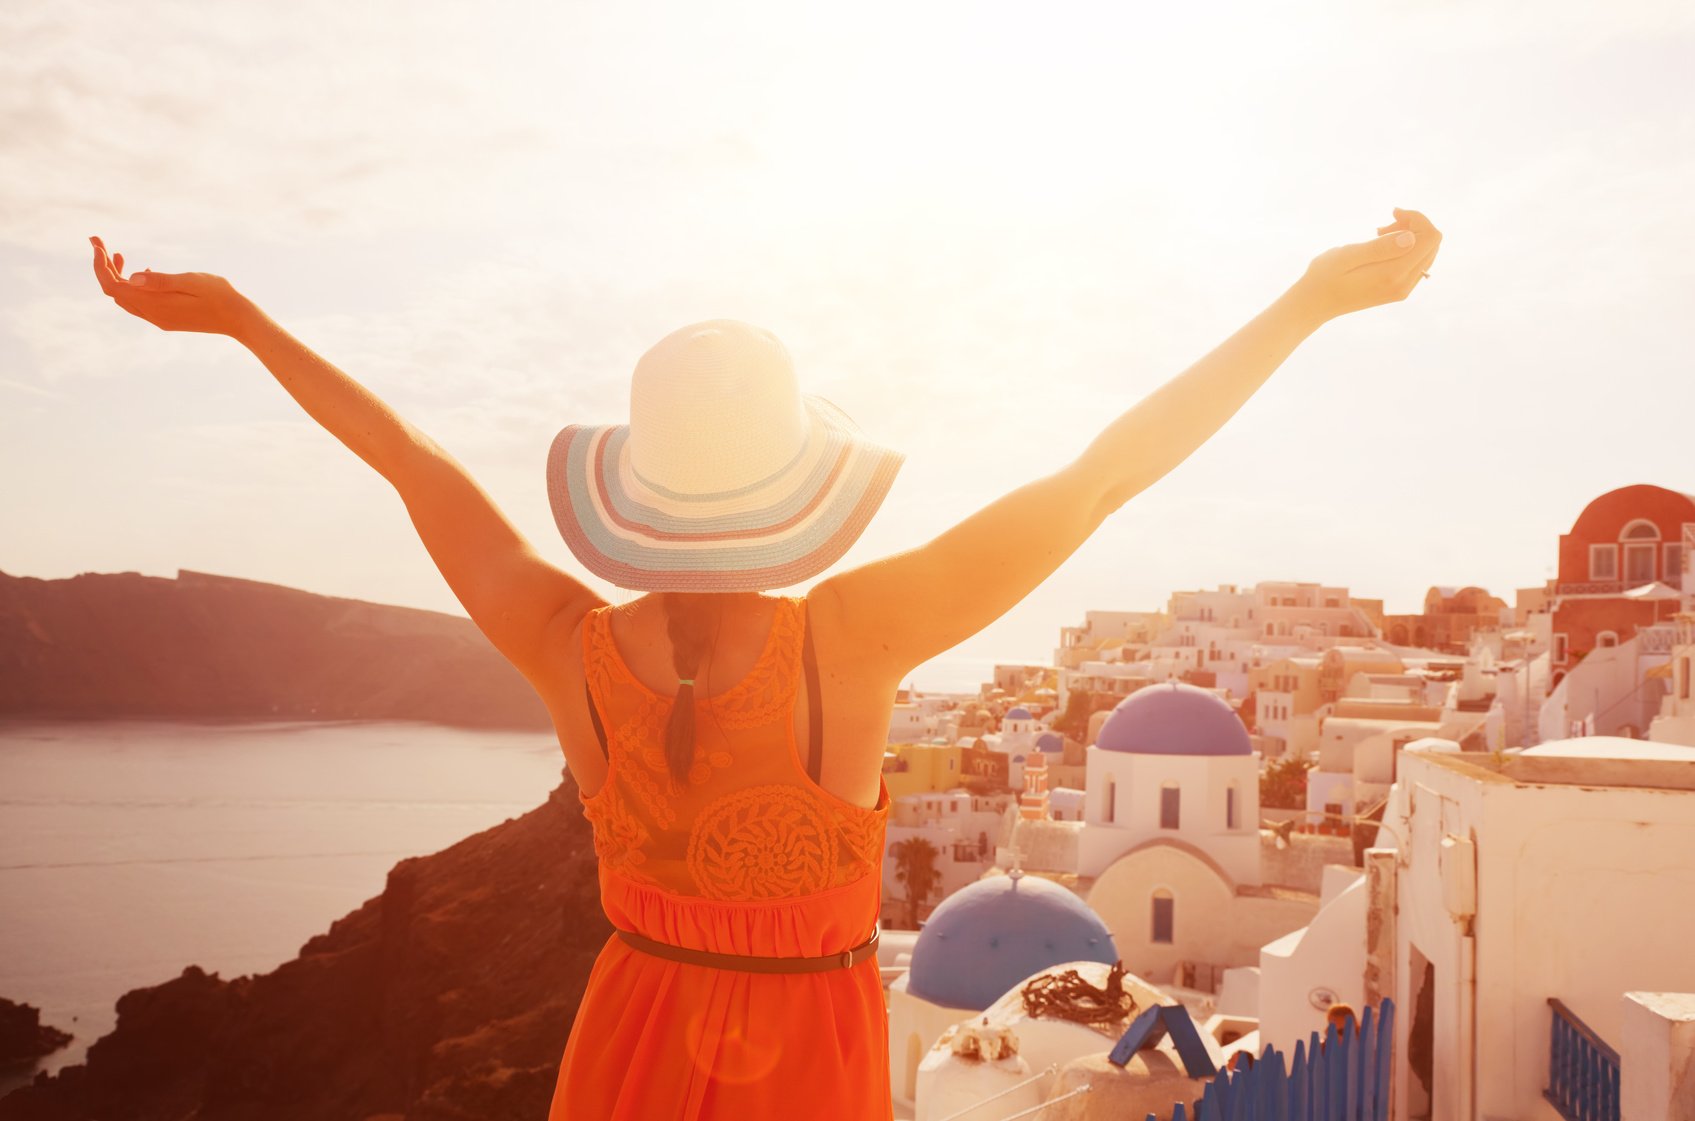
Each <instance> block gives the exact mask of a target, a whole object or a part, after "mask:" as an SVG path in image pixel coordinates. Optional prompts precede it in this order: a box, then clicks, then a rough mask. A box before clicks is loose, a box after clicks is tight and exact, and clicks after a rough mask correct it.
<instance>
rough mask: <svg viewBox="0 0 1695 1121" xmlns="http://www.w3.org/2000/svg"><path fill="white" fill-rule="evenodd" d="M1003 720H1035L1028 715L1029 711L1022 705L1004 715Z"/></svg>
mask: <svg viewBox="0 0 1695 1121" xmlns="http://www.w3.org/2000/svg"><path fill="white" fill-rule="evenodd" d="M1005 719H1007V720H1034V719H1036V718H1035V717H1034V716H1031V715H1030V710H1029V709H1027V708H1025V707H1024V706H1023V705H1019V706H1018V707H1017V708H1015V709H1013V710H1012V711H1011V712H1008V713H1007V714H1006V717H1005Z"/></svg>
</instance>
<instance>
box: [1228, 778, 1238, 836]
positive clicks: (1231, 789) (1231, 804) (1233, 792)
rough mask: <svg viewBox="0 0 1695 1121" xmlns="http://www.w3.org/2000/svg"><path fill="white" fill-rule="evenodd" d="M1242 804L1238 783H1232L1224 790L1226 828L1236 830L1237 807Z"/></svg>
mask: <svg viewBox="0 0 1695 1121" xmlns="http://www.w3.org/2000/svg"><path fill="white" fill-rule="evenodd" d="M1240 804H1241V799H1240V797H1239V788H1238V786H1237V785H1236V783H1231V784H1230V785H1229V786H1227V787H1225V788H1224V828H1226V829H1235V828H1236V817H1237V807H1238V806H1239V805H1240Z"/></svg>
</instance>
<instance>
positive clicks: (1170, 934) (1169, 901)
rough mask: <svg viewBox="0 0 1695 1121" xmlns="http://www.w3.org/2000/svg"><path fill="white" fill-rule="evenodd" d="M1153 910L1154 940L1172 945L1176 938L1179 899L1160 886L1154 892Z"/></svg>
mask: <svg viewBox="0 0 1695 1121" xmlns="http://www.w3.org/2000/svg"><path fill="white" fill-rule="evenodd" d="M1152 911H1153V914H1152V916H1151V917H1152V919H1153V941H1155V942H1157V943H1160V944H1162V945H1166V946H1169V945H1171V943H1172V942H1173V941H1175V940H1176V931H1177V900H1176V899H1175V898H1173V897H1172V894H1171V893H1170V892H1169V891H1166V890H1165V889H1164V888H1160V889H1159V890H1158V891H1156V892H1154V897H1153V907H1152Z"/></svg>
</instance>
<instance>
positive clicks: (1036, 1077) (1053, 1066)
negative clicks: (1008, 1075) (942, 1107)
mask: <svg viewBox="0 0 1695 1121" xmlns="http://www.w3.org/2000/svg"><path fill="white" fill-rule="evenodd" d="M1058 1069H1059V1064H1058V1063H1049V1064H1048V1065H1047V1066H1045V1067H1043V1068H1042V1069H1041V1070H1039V1071H1037V1072H1036V1073H1035V1074H1032V1075H1031V1076H1030V1077H1029V1078H1026V1079H1024V1080H1023V1081H1022V1082H1014V1083H1013V1084H1012V1085H1010V1086H1008V1087H1007V1088H1006V1089H1004V1090H1000V1091H997V1092H995V1093H993V1094H990V1095H989V1096H988V1097H986V1098H982V1099H979V1100H978V1101H975V1102H973V1103H971V1104H970V1105H968V1106H966V1107H965V1108H964V1109H962V1110H959V1111H958V1112H956V1113H950V1114H948V1115H947V1116H946V1117H944V1118H942V1119H941V1121H954V1119H955V1118H957V1117H964V1116H965V1115H966V1114H967V1113H975V1112H976V1110H977V1107H978V1106H980V1105H986V1104H987V1103H989V1102H992V1101H994V1100H995V1099H996V1098H1004V1097H1006V1096H1007V1095H1008V1094H1010V1093H1012V1092H1013V1091H1014V1090H1022V1089H1023V1088H1024V1087H1026V1086H1028V1085H1030V1083H1032V1082H1039V1081H1041V1080H1042V1079H1044V1078H1046V1077H1047V1076H1048V1075H1050V1074H1052V1073H1054V1072H1055V1071H1057V1070H1058ZM1043 1104H1046V1103H1043Z"/></svg>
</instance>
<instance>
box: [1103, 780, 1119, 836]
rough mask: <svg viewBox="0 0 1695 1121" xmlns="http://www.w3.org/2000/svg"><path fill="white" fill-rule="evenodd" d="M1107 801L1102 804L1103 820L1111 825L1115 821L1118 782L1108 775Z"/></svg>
mask: <svg viewBox="0 0 1695 1121" xmlns="http://www.w3.org/2000/svg"><path fill="white" fill-rule="evenodd" d="M1105 793H1106V801H1105V802H1104V803H1103V804H1102V805H1101V820H1102V821H1104V822H1105V823H1106V824H1108V825H1111V824H1112V821H1113V809H1114V803H1115V802H1116V801H1117V799H1118V784H1117V783H1116V782H1114V781H1113V779H1112V776H1111V775H1108V776H1106V792H1105Z"/></svg>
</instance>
